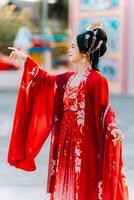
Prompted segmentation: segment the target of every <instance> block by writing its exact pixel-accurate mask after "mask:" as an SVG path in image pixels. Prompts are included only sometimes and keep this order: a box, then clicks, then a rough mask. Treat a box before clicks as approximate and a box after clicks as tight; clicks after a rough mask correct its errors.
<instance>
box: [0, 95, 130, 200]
mask: <svg viewBox="0 0 134 200" xmlns="http://www.w3.org/2000/svg"><path fill="white" fill-rule="evenodd" d="M16 94H17V93H16V92H15V91H14V92H13V91H12V92H11V91H9V92H7V91H0V200H30V199H32V200H49V195H47V194H46V180H47V170H48V168H47V167H48V156H49V142H50V138H48V140H47V142H46V143H45V145H44V146H43V148H42V151H41V152H40V154H39V155H38V157H37V159H36V161H37V170H36V171H35V172H24V171H21V170H17V169H15V168H13V167H10V166H9V165H8V163H7V162H6V159H7V149H8V144H9V135H10V132H11V127H12V120H13V113H14V108H15V102H16ZM111 104H112V105H113V107H114V108H115V110H116V118H117V123H118V125H119V127H120V129H121V130H122V131H123V132H124V135H125V140H124V143H123V145H124V146H123V152H124V162H125V168H126V173H127V179H128V184H129V191H130V200H134V161H133V159H134V133H133V132H134V109H133V105H134V97H125V96H111Z"/></svg>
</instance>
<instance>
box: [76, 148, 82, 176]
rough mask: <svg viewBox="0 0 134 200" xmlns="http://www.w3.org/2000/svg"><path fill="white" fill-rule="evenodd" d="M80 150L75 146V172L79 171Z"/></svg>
mask: <svg viewBox="0 0 134 200" xmlns="http://www.w3.org/2000/svg"><path fill="white" fill-rule="evenodd" d="M80 157H81V150H80V148H78V147H76V148H75V173H80V170H81V158H80Z"/></svg>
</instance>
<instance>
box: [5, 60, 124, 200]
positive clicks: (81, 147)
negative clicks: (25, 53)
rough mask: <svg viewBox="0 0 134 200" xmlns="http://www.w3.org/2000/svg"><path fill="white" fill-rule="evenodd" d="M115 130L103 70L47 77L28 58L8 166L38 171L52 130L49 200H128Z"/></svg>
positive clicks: (17, 107)
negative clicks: (41, 152)
mask: <svg viewBox="0 0 134 200" xmlns="http://www.w3.org/2000/svg"><path fill="white" fill-rule="evenodd" d="M74 79H75V80H76V84H75V86H73V85H72V84H71V83H72V80H74ZM116 128H118V127H117V125H116V121H115V115H114V111H113V109H112V108H111V107H110V105H109V99H108V83H107V80H106V79H105V78H104V76H103V75H102V74H101V73H100V72H98V71H95V70H93V69H92V70H91V69H90V68H89V67H88V68H87V69H86V70H85V71H84V72H83V73H80V72H79V71H76V72H66V73H64V74H60V75H49V74H48V73H47V72H46V71H44V70H43V69H41V68H39V67H38V66H37V64H36V63H35V62H34V61H33V60H31V59H30V58H29V57H28V58H27V61H26V63H25V68H24V74H23V77H22V81H21V85H20V90H19V95H18V101H17V106H16V113H15V119H14V125H13V130H12V135H11V141H10V146H9V152H8V162H9V163H10V164H11V165H14V166H15V167H17V168H20V169H23V170H27V171H32V170H35V169H36V165H35V158H36V156H37V155H38V153H39V151H40V149H41V147H42V145H43V144H44V142H45V140H46V139H47V137H48V135H49V133H50V132H51V146H50V160H49V170H48V185H47V192H49V193H51V200H128V188H127V184H126V177H125V174H124V172H123V161H122V143H121V142H116V143H114V142H113V136H112V135H111V132H112V131H114V130H115V129H116Z"/></svg>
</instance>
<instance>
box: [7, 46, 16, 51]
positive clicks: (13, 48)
mask: <svg viewBox="0 0 134 200" xmlns="http://www.w3.org/2000/svg"><path fill="white" fill-rule="evenodd" d="M8 49H9V50H13V51H17V50H18V49H16V48H15V47H8Z"/></svg>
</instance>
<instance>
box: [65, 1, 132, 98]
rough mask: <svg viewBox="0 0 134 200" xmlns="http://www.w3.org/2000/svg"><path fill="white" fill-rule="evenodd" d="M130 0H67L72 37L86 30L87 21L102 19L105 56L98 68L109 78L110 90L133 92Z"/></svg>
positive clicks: (88, 23)
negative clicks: (105, 48)
mask: <svg viewBox="0 0 134 200" xmlns="http://www.w3.org/2000/svg"><path fill="white" fill-rule="evenodd" d="M132 2H133V1H132V0H131V1H130V0H128V1H125V0H74V1H71V0H69V30H70V37H71V38H72V37H73V36H74V35H76V34H78V33H80V32H82V31H85V30H86V28H87V27H88V26H89V25H90V23H94V22H101V23H103V25H104V29H105V31H106V33H107V35H108V45H107V46H108V48H107V53H106V54H105V56H103V58H102V59H100V62H99V68H100V70H101V71H102V73H103V74H104V75H105V76H106V78H107V79H108V80H109V88H110V92H111V93H117V94H133V93H134V87H133V85H134V80H133V79H134V78H132V77H133V76H134V69H133V67H132V65H133V64H134V59H133V57H134V56H133V55H132V50H133V47H131V45H132V43H131V40H130V39H131V38H132V32H133V30H134V28H132V26H130V23H131V25H132V20H131V19H132V17H134V16H133V15H134V14H133V13H134V5H132V6H133V8H131V9H130V7H131V4H134V2H133V3H132ZM130 27H131V29H130ZM130 51H131V53H130ZM132 63H133V64H132ZM131 87H133V88H131Z"/></svg>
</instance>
